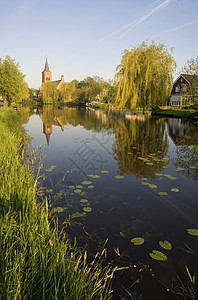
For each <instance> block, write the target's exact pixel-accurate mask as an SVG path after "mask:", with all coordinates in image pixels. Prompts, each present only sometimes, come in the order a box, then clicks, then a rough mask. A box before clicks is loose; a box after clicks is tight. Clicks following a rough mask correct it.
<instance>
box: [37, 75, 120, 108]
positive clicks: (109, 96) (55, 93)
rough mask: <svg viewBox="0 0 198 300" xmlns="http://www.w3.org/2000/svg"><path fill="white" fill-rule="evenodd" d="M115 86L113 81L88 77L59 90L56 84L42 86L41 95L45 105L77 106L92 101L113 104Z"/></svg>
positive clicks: (63, 86)
mask: <svg viewBox="0 0 198 300" xmlns="http://www.w3.org/2000/svg"><path fill="white" fill-rule="evenodd" d="M115 92H116V89H115V86H114V83H113V82H112V81H105V80H104V79H103V78H101V77H99V76H93V77H86V78H85V79H84V80H82V81H78V80H73V81H72V82H69V83H66V82H64V83H62V84H61V86H60V89H57V84H56V82H46V83H43V84H42V87H41V95H42V99H43V102H44V103H56V102H57V101H58V100H59V101H61V102H67V103H68V102H73V103H76V104H80V103H87V102H92V101H100V102H105V103H107V102H113V99H114V98H115Z"/></svg>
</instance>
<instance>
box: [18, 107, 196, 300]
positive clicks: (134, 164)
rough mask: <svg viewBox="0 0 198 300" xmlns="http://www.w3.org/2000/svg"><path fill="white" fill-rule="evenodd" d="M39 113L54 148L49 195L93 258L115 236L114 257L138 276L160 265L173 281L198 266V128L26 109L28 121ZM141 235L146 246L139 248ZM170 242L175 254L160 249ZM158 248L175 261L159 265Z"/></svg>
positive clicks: (48, 163) (47, 167) (47, 168)
mask: <svg viewBox="0 0 198 300" xmlns="http://www.w3.org/2000/svg"><path fill="white" fill-rule="evenodd" d="M19 113H22V110H21V112H19ZM34 113H37V114H38V115H39V116H40V118H39V117H38V116H36V117H37V118H36V121H37V122H38V119H39V120H40V121H41V124H39V126H38V127H37V128H39V130H40V133H42V135H43V140H44V141H45V143H46V141H47V144H48V147H46V148H45V149H44V152H45V153H44V154H45V155H47V156H48V157H47V158H46V159H45V160H44V174H45V180H44V182H43V193H44V195H47V196H48V199H50V197H51V199H53V200H52V201H53V203H51V209H52V210H53V209H56V208H57V207H59V208H60V207H61V209H62V212H60V214H59V221H60V222H62V223H63V222H64V221H65V220H66V218H68V216H70V218H71V220H72V228H71V232H70V235H71V236H77V237H78V242H79V243H81V245H82V246H83V247H84V245H85V243H87V244H88V246H87V247H88V249H89V252H92V251H93V252H94V251H98V248H97V247H99V246H100V245H103V244H104V241H105V240H106V239H107V238H108V245H107V247H108V249H109V252H108V259H109V260H111V261H113V263H115V264H120V265H122V266H123V265H125V266H130V271H131V270H132V271H134V268H133V265H134V264H135V265H137V268H138V272H139V270H150V267H149V265H152V267H154V268H155V270H157V272H158V271H159V273H160V274H163V275H162V276H161V278H162V277H163V276H165V275H166V278H169V277H170V274H173V273H174V272H179V271H180V270H181V266H183V265H184V263H187V264H188V266H190V267H192V268H195V267H196V266H197V263H196V261H195V259H194V256H193V254H192V253H191V254H189V253H187V251H188V250H189V248H188V247H190V249H196V247H197V242H196V238H195V239H194V240H192V237H190V236H189V235H187V233H186V229H187V228H196V227H197V211H198V206H197V201H196V191H197V183H196V180H197V168H196V169H195V167H197V159H198V156H197V154H198V153H197V144H198V136H197V135H198V134H197V125H195V124H193V123H191V122H188V121H180V120H174V119H164V118H159V119H158V118H153V117H150V116H146V115H144V116H143V115H135V114H131V113H130V114H124V113H115V112H104V111H93V110H88V111H86V110H83V109H80V110H79V109H76V108H66V107H64V108H57V107H53V106H49V105H48V106H43V107H42V108H39V109H37V111H36V112H35V110H33V109H31V108H30V109H29V110H24V122H27V120H28V118H29V116H30V115H31V114H34ZM33 119H34V116H33V118H32V120H33ZM28 126H29V127H31V126H32V125H31V118H30V123H29V125H28ZM52 137H53V138H52ZM179 168H180V169H179ZM89 175H92V177H89ZM93 175H97V177H94V176H93ZM117 175H123V176H117ZM192 179H193V180H192ZM171 189H173V191H171ZM174 190H178V192H174ZM158 192H165V193H166V195H164V196H161V195H159V194H158ZM82 200H83V201H84V202H83V201H82ZM87 208H89V209H88V210H87ZM90 209H91V210H90ZM134 237H143V238H144V239H145V243H144V244H143V245H142V246H138V248H137V246H134V245H133V244H132V243H131V239H132V238H134ZM164 240H168V241H169V242H170V243H171V244H172V245H173V250H171V251H169V252H165V250H164V249H161V248H160V246H159V241H164ZM98 245H99V246H98ZM186 245H187V246H186ZM115 249H116V251H117V252H116V251H115ZM117 249H118V250H117ZM153 249H156V250H159V251H162V252H165V253H166V255H167V257H168V263H164V264H163V263H161V264H158V263H157V264H155V263H156V262H155V261H152V258H151V257H150V256H149V253H150V252H151V251H152V250H153ZM193 251H194V250H192V252H193ZM116 253H120V256H119V255H118V254H116ZM147 266H148V268H147ZM192 270H193V269H192ZM141 272H142V271H141ZM145 272H146V271H145ZM130 276H131V275H130ZM128 281H130V280H128ZM128 281H127V282H128ZM132 282H133V281H132ZM130 284H131V282H130V283H129V285H130ZM124 285H125V282H124ZM146 293H148V290H147V291H146ZM159 298H160V296H159V295H158V298H157V296H156V298H155V297H150V299H159ZM165 299H166V298H165Z"/></svg>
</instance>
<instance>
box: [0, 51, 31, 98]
mask: <svg viewBox="0 0 198 300" xmlns="http://www.w3.org/2000/svg"><path fill="white" fill-rule="evenodd" d="M0 79H1V80H0V95H1V96H2V97H3V99H4V100H5V101H8V103H9V104H10V103H11V102H20V101H22V100H24V99H28V98H29V90H28V85H27V83H26V82H25V81H24V75H23V74H22V72H21V71H20V70H19V65H18V63H16V62H15V60H14V59H12V58H11V57H9V56H6V57H5V59H1V58H0Z"/></svg>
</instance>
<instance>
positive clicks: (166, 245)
mask: <svg viewBox="0 0 198 300" xmlns="http://www.w3.org/2000/svg"><path fill="white" fill-rule="evenodd" d="M159 244H160V246H161V247H162V248H164V249H165V250H171V249H172V245H171V243H170V242H168V241H159Z"/></svg>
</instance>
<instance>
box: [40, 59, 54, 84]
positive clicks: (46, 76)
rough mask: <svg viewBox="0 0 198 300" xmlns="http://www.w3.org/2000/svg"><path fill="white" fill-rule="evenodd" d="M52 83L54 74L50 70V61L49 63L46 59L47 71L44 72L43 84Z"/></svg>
mask: <svg viewBox="0 0 198 300" xmlns="http://www.w3.org/2000/svg"><path fill="white" fill-rule="evenodd" d="M50 81H52V72H50V70H49V65H48V61H47V57H46V61H45V69H44V71H43V72H42V83H44V82H50Z"/></svg>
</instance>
